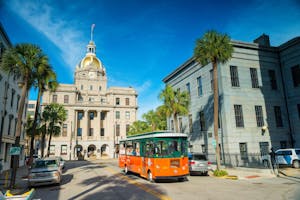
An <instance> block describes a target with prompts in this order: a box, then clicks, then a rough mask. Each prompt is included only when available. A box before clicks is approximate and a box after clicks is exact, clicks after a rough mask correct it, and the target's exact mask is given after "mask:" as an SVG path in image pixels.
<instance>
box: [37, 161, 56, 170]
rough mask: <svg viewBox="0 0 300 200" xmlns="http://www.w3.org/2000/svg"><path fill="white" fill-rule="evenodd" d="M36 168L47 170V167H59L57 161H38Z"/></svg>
mask: <svg viewBox="0 0 300 200" xmlns="http://www.w3.org/2000/svg"><path fill="white" fill-rule="evenodd" d="M33 167H34V168H46V167H57V162H56V160H39V161H36V162H35V164H34V166H33Z"/></svg>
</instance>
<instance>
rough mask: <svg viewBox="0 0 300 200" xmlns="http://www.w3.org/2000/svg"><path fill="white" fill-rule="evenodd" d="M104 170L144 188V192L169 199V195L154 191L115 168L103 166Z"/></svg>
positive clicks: (164, 199) (162, 199) (162, 198)
mask: <svg viewBox="0 0 300 200" xmlns="http://www.w3.org/2000/svg"><path fill="white" fill-rule="evenodd" d="M104 169H105V170H107V171H109V172H110V173H112V174H113V175H116V176H118V177H120V178H121V179H123V180H125V181H127V182H128V183H130V184H132V185H135V186H137V187H139V188H141V189H142V190H144V191H145V192H147V193H149V194H152V195H153V196H155V197H157V198H159V199H161V200H171V198H170V197H168V196H167V195H164V194H161V193H159V192H157V191H154V190H152V189H151V188H148V187H147V185H145V184H143V183H139V182H137V181H135V180H133V179H131V178H129V177H127V176H124V175H122V174H120V173H119V172H117V171H116V170H114V169H112V168H110V167H105V168H104Z"/></svg>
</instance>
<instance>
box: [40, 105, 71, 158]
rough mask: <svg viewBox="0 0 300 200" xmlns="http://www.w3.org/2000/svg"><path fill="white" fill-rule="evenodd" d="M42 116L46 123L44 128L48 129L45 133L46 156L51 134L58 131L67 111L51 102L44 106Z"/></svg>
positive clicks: (55, 133)
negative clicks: (46, 142)
mask: <svg viewBox="0 0 300 200" xmlns="http://www.w3.org/2000/svg"><path fill="white" fill-rule="evenodd" d="M43 118H44V120H45V122H46V124H48V127H46V129H47V130H48V131H47V133H48V135H49V140H48V149H47V156H49V155H50V145H51V139H52V136H53V135H57V134H59V133H60V127H61V125H62V123H63V122H64V121H65V120H66V119H67V111H66V109H65V108H64V107H63V106H62V105H59V104H57V103H51V104H49V105H47V106H45V109H44V111H43Z"/></svg>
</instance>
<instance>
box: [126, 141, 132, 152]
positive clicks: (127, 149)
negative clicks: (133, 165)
mask: <svg viewBox="0 0 300 200" xmlns="http://www.w3.org/2000/svg"><path fill="white" fill-rule="evenodd" d="M132 151H133V147H132V141H127V142H126V155H132Z"/></svg>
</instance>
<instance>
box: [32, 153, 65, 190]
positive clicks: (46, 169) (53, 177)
mask: <svg viewBox="0 0 300 200" xmlns="http://www.w3.org/2000/svg"><path fill="white" fill-rule="evenodd" d="M61 174H62V172H61V167H60V163H59V161H58V160H57V158H45V159H39V160H36V161H35V163H34V164H33V166H32V168H31V169H30V171H29V175H28V185H29V187H30V186H35V185H48V184H60V183H61V178H62V175H61Z"/></svg>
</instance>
